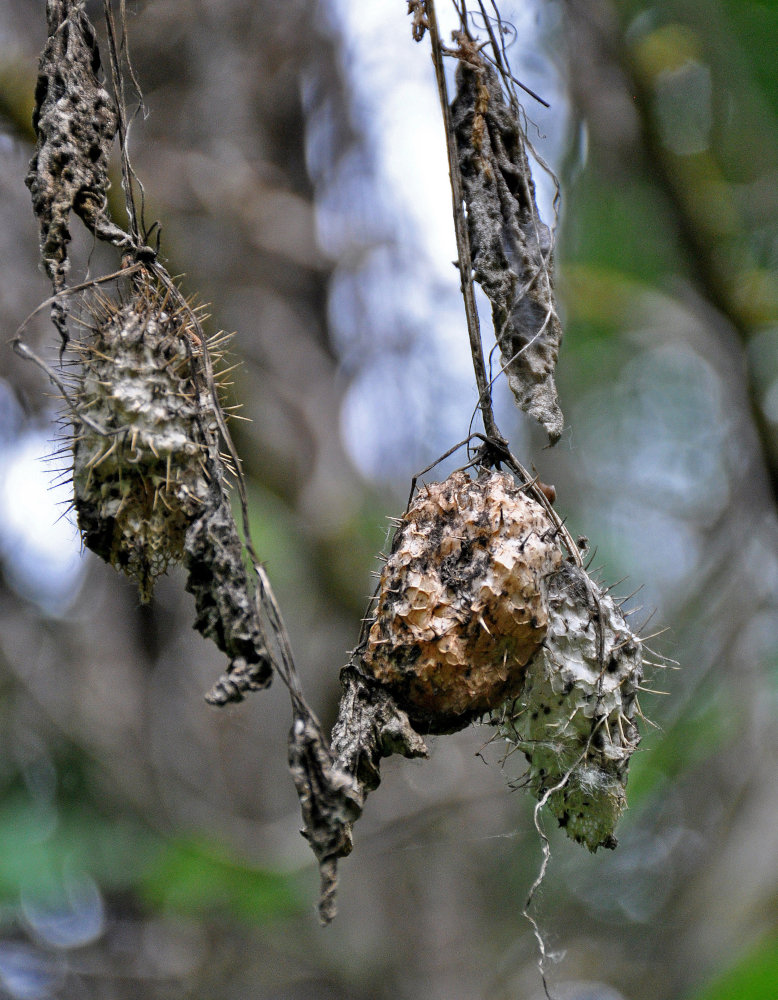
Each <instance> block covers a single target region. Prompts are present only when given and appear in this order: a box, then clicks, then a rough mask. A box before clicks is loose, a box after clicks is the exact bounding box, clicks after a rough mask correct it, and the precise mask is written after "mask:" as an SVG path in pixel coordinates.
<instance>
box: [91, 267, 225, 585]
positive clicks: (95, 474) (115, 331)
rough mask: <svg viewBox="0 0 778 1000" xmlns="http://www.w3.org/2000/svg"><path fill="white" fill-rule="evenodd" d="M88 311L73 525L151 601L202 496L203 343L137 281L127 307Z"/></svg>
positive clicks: (205, 430)
mask: <svg viewBox="0 0 778 1000" xmlns="http://www.w3.org/2000/svg"><path fill="white" fill-rule="evenodd" d="M93 312H94V319H95V321H96V323H95V327H94V336H93V337H91V338H89V340H87V341H83V342H81V343H80V344H79V345H78V348H77V349H78V351H79V353H80V356H81V362H82V365H81V373H80V376H79V377H78V379H77V381H76V388H75V393H74V395H75V396H76V398H77V399H78V402H79V405H80V408H81V410H82V411H83V412H84V413H87V414H88V415H89V417H90V423H81V424H80V425H79V426H78V427H77V428H76V429H75V441H74V448H73V456H74V458H73V481H74V485H75V505H76V511H77V513H78V523H79V527H80V529H81V532H82V535H83V538H84V543H85V544H86V545H87V547H88V548H90V549H92V551H94V552H96V553H97V554H98V555H99V556H101V557H102V558H103V559H105V560H106V561H107V562H109V563H111V564H112V565H113V566H114V567H115V568H116V569H119V570H122V571H123V572H124V573H126V574H127V575H128V576H131V577H133V578H134V579H135V580H136V581H137V583H138V586H139V589H140V594H141V599H142V600H148V599H149V597H150V596H151V591H152V588H153V585H154V581H155V579H156V578H157V577H158V576H160V575H161V574H162V573H164V572H165V571H166V570H167V568H168V565H169V564H170V563H172V562H178V561H179V560H180V559H181V558H182V555H183V551H184V537H185V534H186V530H187V528H188V527H189V524H190V522H191V521H192V519H193V518H194V517H195V516H196V514H197V513H198V512H199V510H200V508H201V505H202V503H203V501H204V500H205V498H206V496H207V495H208V490H209V482H208V477H207V475H206V461H207V459H208V457H209V455H210V454H212V453H213V452H214V451H216V453H217V454H218V447H217V437H216V425H215V420H214V416H213V413H212V412H210V413H209V412H208V407H207V403H208V400H207V395H206V394H205V393H204V392H203V389H204V386H203V385H202V384H200V385H199V388H198V381H197V380H198V376H197V372H196V368H195V366H196V363H197V360H196V353H197V347H198V346H199V345H196V344H195V343H194V342H193V341H192V340H191V339H190V337H189V333H188V331H187V329H186V325H185V323H184V322H183V321H182V319H181V317H180V316H179V317H176V316H172V315H171V314H170V312H168V311H166V309H165V308H164V301H163V300H162V298H161V294H160V293H159V292H158V291H157V290H156V289H154V288H153V287H152V286H150V285H149V284H146V283H143V284H142V285H141V286H139V287H138V288H136V289H135V290H134V294H133V296H132V297H131V298H130V300H129V301H128V302H126V303H125V304H123V305H122V304H116V303H113V302H106V301H103V302H102V303H101V304H98V305H96V306H94V307H93ZM203 404H205V408H204V406H203ZM95 425H97V426H99V427H100V428H101V429H102V430H103V431H104V433H100V432H98V431H97V430H95Z"/></svg>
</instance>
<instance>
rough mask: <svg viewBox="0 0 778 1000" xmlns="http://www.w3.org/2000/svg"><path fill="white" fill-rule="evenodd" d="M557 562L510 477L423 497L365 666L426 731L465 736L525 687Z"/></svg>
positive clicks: (460, 478)
mask: <svg viewBox="0 0 778 1000" xmlns="http://www.w3.org/2000/svg"><path fill="white" fill-rule="evenodd" d="M561 562H562V550H561V547H560V545H559V542H558V540H557V531H556V528H555V526H554V524H553V523H552V522H551V521H550V520H549V517H548V514H547V513H546V511H545V510H544V509H543V508H542V507H541V506H540V505H539V504H538V503H537V502H536V501H534V500H532V499H531V498H530V497H528V496H527V495H526V494H525V493H524V492H522V491H521V489H519V488H518V487H517V486H516V484H515V483H514V480H513V479H512V477H510V476H508V475H504V474H502V473H498V472H494V473H491V474H489V475H484V476H481V477H479V478H478V479H471V478H470V477H469V476H468V475H467V473H465V472H457V473H454V474H453V475H452V476H451V477H450V478H449V479H447V480H446V481H445V482H443V483H435V484H433V485H431V486H428V487H425V488H424V489H423V490H422V491H421V492H420V493H419V494H418V495H417V497H416V499H415V501H414V503H413V504H412V505H411V507H410V508H409V510H408V512H407V513H406V514H405V516H404V517H403V519H402V522H401V524H400V526H399V528H398V530H397V532H396V534H395V537H394V542H393V545H392V551H391V554H390V556H389V558H388V560H387V562H386V565H385V566H384V570H383V572H382V574H381V587H380V593H379V599H378V608H377V611H376V620H375V623H374V624H373V626H372V628H371V630H370V635H369V638H368V644H367V649H366V651H365V656H364V663H365V668H366V669H367V670H369V671H370V672H371V674H372V675H373V676H374V677H375V678H376V680H378V681H379V682H381V683H382V684H384V685H386V686H387V687H389V688H390V689H391V690H392V691H393V692H394V694H395V695H396V696H397V698H398V700H399V701H400V703H401V704H402V705H403V706H404V707H406V708H407V710H408V712H409V714H410V716H411V719H412V720H413V721H414V723H415V724H417V725H418V726H420V727H421V728H422V729H423V730H425V731H450V730H454V729H461V728H462V727H463V726H465V725H466V724H467V723H468V722H469V721H471V720H472V719H473V718H475V717H477V716H480V715H483V714H484V713H485V712H488V711H489V710H490V709H491V708H493V707H494V706H495V705H496V704H499V703H500V702H502V701H503V700H504V699H505V698H506V697H509V696H511V695H513V694H516V693H517V691H518V690H519V689H520V688H521V684H522V682H523V679H524V670H525V667H526V664H527V663H528V661H529V660H530V659H531V658H532V656H533V655H534V653H535V652H536V650H537V649H538V647H539V646H540V644H541V643H542V642H543V638H544V636H545V634H546V626H547V621H548V617H547V613H546V597H545V593H544V585H543V580H544V579H545V577H547V576H548V575H549V573H551V572H553V570H555V569H557V568H558V567H559V566H560V565H561Z"/></svg>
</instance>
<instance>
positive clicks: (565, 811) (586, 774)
mask: <svg viewBox="0 0 778 1000" xmlns="http://www.w3.org/2000/svg"><path fill="white" fill-rule="evenodd" d="M546 590H547V594H548V605H547V607H548V629H547V632H546V637H545V641H544V643H543V646H542V647H541V648H540V649H539V650H538V652H537V653H536V655H535V656H534V657H533V659H532V661H531V663H530V664H529V665H528V667H527V671H526V677H525V681H524V688H523V690H522V693H521V695H520V697H519V698H517V699H516V700H515V701H514V702H513V703H511V704H509V705H507V706H506V707H505V710H504V711H503V713H502V714H501V716H500V717H499V718H496V719H495V720H493V721H495V722H496V723H497V724H498V726H499V729H500V732H501V733H502V735H503V736H505V737H506V738H507V739H508V741H509V742H510V743H512V744H514V745H515V746H517V747H518V748H519V749H520V750H522V751H523V753H524V755H525V757H526V758H527V761H528V762H529V783H530V787H531V789H532V791H533V793H534V794H535V795H536V797H537V798H538V799H541V798H542V797H543V796H544V795H545V794H546V793H547V792H548V791H549V790H551V789H553V791H551V794H550V795H549V798H548V806H549V808H550V810H551V812H552V813H553V814H554V815H555V816H556V817H557V819H558V820H559V825H560V826H561V827H564V829H565V831H566V833H567V835H568V836H569V837H571V838H572V839H573V840H575V841H577V842H578V843H581V844H585V845H586V847H588V848H589V850H590V851H595V850H597V848H598V847H611V848H612V847H615V846H616V839H615V837H614V836H613V831H614V828H615V826H616V823H617V821H618V819H619V817H620V816H621V814H622V812H623V811H624V809H625V807H626V798H625V786H626V782H627V769H628V767H629V760H630V757H631V756H632V754H633V753H634V751H635V749H636V748H637V745H638V743H639V742H640V734H639V733H638V729H637V726H636V725H635V721H634V719H635V714H636V712H638V711H639V709H638V705H637V690H638V686H639V685H640V682H641V680H642V678H643V654H642V646H641V643H640V640H639V639H638V638H637V637H636V636H635V635H633V634H632V632H631V631H630V629H629V628H628V627H627V625H626V622H625V620H624V616H623V614H622V612H621V610H620V608H619V607H618V605H617V604H616V603H615V602H614V600H613V598H611V597H610V596H609V595H608V594H606V593H603V592H602V591H601V590H600V589H599V588H598V587H597V585H596V584H595V583H593V581H592V580H591V579H590V578H589V577H588V576H587V575H586V573H585V572H584V570H582V569H580V568H579V567H577V566H572V565H569V564H566V565H565V566H563V567H562V569H561V570H559V572H557V573H555V574H554V575H553V576H551V577H549V578H548V580H547V581H546Z"/></svg>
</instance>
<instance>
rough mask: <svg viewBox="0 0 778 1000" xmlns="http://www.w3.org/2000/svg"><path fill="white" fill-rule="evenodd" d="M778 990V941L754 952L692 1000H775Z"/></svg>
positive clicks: (759, 947) (773, 939)
mask: <svg viewBox="0 0 778 1000" xmlns="http://www.w3.org/2000/svg"><path fill="white" fill-rule="evenodd" d="M776 986H778V937H771V938H768V939H767V940H765V941H763V942H761V943H760V944H759V945H757V947H755V948H753V949H752V950H751V951H750V952H749V953H748V954H747V955H745V956H744V957H743V958H741V959H740V960H739V961H737V962H736V963H735V964H734V965H732V966H731V967H730V968H729V969H727V971H726V972H724V973H722V974H721V975H720V976H719V977H717V978H716V979H715V980H714V981H713V982H711V983H709V984H708V985H707V986H705V987H703V989H701V990H699V991H697V992H695V993H693V994H691V996H690V998H689V1000H775V996H776Z"/></svg>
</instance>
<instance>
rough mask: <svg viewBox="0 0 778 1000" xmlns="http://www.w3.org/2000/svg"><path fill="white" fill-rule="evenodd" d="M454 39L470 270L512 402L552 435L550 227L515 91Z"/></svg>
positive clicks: (555, 332) (555, 346) (558, 334)
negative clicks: (508, 91) (508, 93)
mask: <svg viewBox="0 0 778 1000" xmlns="http://www.w3.org/2000/svg"><path fill="white" fill-rule="evenodd" d="M458 41H459V43H460V49H459V51H458V52H457V55H458V56H459V66H458V69H457V78H456V79H457V94H456V97H455V99H454V101H453V103H452V105H451V122H452V127H453V130H454V133H455V136H456V142H457V154H458V167H459V172H460V175H461V179H462V190H463V194H464V199H465V203H466V204H467V218H468V230H469V238H470V263H471V266H472V270H473V276H474V278H475V280H476V281H477V282H478V283H479V284H480V285H481V287H482V288H483V290H484V292H485V293H486V295H487V297H488V299H489V301H490V303H491V306H492V320H493V323H494V330H495V336H496V339H497V343H498V345H499V347H500V352H501V355H502V365H503V371H504V372H505V373H506V375H507V377H508V384H509V385H510V388H511V391H512V392H513V395H514V398H515V401H516V404H517V406H518V407H519V409H520V410H522V411H523V412H525V413H527V414H529V415H530V416H531V417H533V418H534V419H535V420H537V421H538V422H539V423H540V424H541V426H542V427H543V428H544V429H545V430H546V432H547V433H548V436H549V439H550V441H551V443H552V444H555V443H556V442H557V441H558V440H559V438H560V436H561V434H562V428H563V416H562V411H561V409H560V407H559V402H558V399H557V391H556V385H555V382H554V369H555V367H556V362H557V357H558V354H559V345H560V341H561V339H562V327H561V323H560V321H559V316H558V314H557V307H556V296H555V292H554V282H553V255H552V249H553V234H552V232H551V230H550V229H549V228H548V226H546V225H545V224H544V223H543V222H542V221H541V219H540V215H539V213H538V207H537V202H536V199H535V184H534V181H533V179H532V171H531V169H530V164H529V158H528V155H527V139H526V135H525V132H524V128H523V126H522V123H521V120H520V114H521V109H520V108H519V105H518V104H517V103H516V102H515V100H513V99H511V101H510V102H508V101H507V100H506V97H505V94H504V92H503V89H502V86H501V85H500V80H499V77H498V75H497V73H496V72H495V71H494V70H493V69H492V68H491V66H489V65H488V64H487V62H486V61H485V60H484V58H483V56H482V55H481V54H480V52H479V50H478V47H477V46H476V45H474V44H473V43H472V42H470V41H468V40H467V39H465V38H464V37H463V36H462V34H461V33H459V37H458ZM466 41H467V45H465V42H466Z"/></svg>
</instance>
